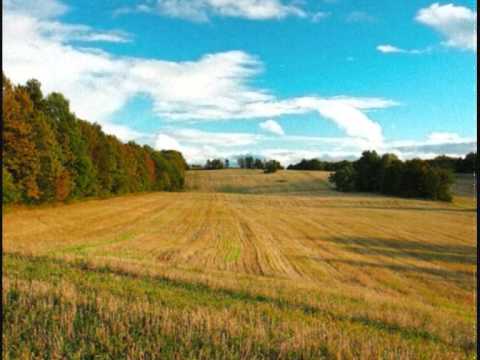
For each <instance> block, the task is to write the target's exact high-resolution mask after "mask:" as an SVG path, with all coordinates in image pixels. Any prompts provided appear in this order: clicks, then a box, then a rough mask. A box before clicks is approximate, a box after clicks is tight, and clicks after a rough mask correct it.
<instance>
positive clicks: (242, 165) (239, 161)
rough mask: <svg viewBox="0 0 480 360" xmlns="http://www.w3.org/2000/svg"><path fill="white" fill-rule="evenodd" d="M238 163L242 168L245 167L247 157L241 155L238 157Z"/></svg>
mask: <svg viewBox="0 0 480 360" xmlns="http://www.w3.org/2000/svg"><path fill="white" fill-rule="evenodd" d="M237 163H238V167H239V168H240V169H245V158H243V157H239V158H238V159H237Z"/></svg>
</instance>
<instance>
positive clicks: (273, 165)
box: [263, 160, 283, 174]
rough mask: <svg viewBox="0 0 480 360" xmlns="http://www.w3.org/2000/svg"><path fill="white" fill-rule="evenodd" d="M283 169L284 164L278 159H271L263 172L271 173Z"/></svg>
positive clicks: (266, 163)
mask: <svg viewBox="0 0 480 360" xmlns="http://www.w3.org/2000/svg"><path fill="white" fill-rule="evenodd" d="M281 169H283V166H282V165H281V164H280V163H279V162H278V161H277V160H269V161H267V162H265V167H264V170H263V172H264V173H266V174H271V173H274V172H276V171H277V170H281Z"/></svg>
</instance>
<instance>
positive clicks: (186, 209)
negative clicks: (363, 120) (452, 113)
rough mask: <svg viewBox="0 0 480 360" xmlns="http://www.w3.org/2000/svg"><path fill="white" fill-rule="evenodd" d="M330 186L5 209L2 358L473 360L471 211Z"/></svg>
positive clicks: (195, 183)
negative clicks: (341, 190)
mask: <svg viewBox="0 0 480 360" xmlns="http://www.w3.org/2000/svg"><path fill="white" fill-rule="evenodd" d="M327 177H328V174H327V173H324V172H308V171H298V172H297V171H281V172H278V173H276V174H273V175H266V174H263V173H261V172H259V171H250V170H233V169H232V170H224V171H192V172H190V173H189V174H188V178H187V191H186V192H182V193H153V194H145V195H138V196H126V197H118V198H113V199H108V200H90V201H85V202H80V203H75V204H70V205H58V206H49V207H41V208H9V209H7V211H6V213H5V214H4V219H3V229H4V232H3V235H4V238H3V239H4V240H3V241H4V242H3V246H4V268H3V270H4V284H6V286H5V287H4V290H3V291H4V293H3V294H4V298H3V301H4V306H5V314H4V315H5V316H6V317H5V319H6V320H4V336H3V345H4V349H6V353H5V354H6V358H17V357H20V356H21V355H22V354H23V355H25V354H30V355H32V354H33V355H35V354H45V353H48V354H50V355H51V357H55V356H58V357H62V356H65V354H67V353H68V354H78V355H79V356H80V355H81V356H87V355H88V354H107V353H111V352H112V351H117V355H119V354H123V355H124V354H128V356H129V357H130V358H142V356H143V358H148V356H150V357H153V358H182V359H183V358H192V359H193V358H203V359H211V358H219V359H224V358H229V359H238V358H243V359H251V358H259V359H263V358H275V359H276V358H292V359H296V358H300V357H303V358H312V359H319V358H327V359H334V358H346V359H349V358H352V359H353V358H355V359H357V358H360V359H372V358H385V359H398V358H401V359H408V358H411V359H418V358H424V359H464V358H473V356H474V353H475V346H476V340H475V323H476V310H475V309H476V298H475V291H476V281H475V276H476V251H477V248H476V223H475V217H476V212H475V201H474V199H473V197H472V196H465V195H466V193H465V192H461V193H460V195H462V196H456V197H455V200H454V202H453V203H451V204H449V203H441V202H432V201H420V200H407V199H399V198H389V197H383V196H371V195H365V194H354V195H345V194H341V193H337V192H334V191H333V190H331V189H330V187H329V185H328V183H327V181H326V179H327ZM465 186H466V185H462V188H464V187H465ZM467 195H468V194H467ZM27 313H28V316H25V314H27ZM52 339H56V340H52ZM42 356H43V355H42Z"/></svg>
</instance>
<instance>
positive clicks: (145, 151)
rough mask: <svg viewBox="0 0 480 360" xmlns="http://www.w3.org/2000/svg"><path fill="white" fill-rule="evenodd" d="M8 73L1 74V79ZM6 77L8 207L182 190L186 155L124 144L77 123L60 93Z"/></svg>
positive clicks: (5, 190)
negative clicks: (19, 204)
mask: <svg viewBox="0 0 480 360" xmlns="http://www.w3.org/2000/svg"><path fill="white" fill-rule="evenodd" d="M2 75H3V74H2ZM2 79H3V84H2V87H3V109H2V116H3V126H4V132H3V153H2V159H3V161H2V171H3V174H2V180H3V186H2V190H3V203H28V204H33V203H42V202H52V201H65V200H71V199H81V198H85V197H91V196H108V195H115V194H126V193H133V192H141V191H162V190H163V191H175V190H179V189H181V188H182V187H183V184H184V179H185V170H186V168H187V164H186V162H185V159H184V158H183V156H182V154H181V153H179V152H177V151H173V150H169V151H155V150H154V149H152V148H151V147H149V146H140V145H138V144H136V143H134V142H129V143H127V144H124V143H122V142H121V141H119V140H118V139H117V138H116V137H115V136H112V135H107V134H105V133H104V132H103V131H102V129H101V127H100V126H99V125H98V124H92V123H90V122H87V121H85V120H81V119H78V118H77V117H76V116H75V114H74V113H73V112H72V111H71V110H70V105H69V102H68V100H67V99H66V98H65V97H64V96H63V95H62V94H60V93H51V94H49V95H48V96H46V97H44V95H43V93H42V90H41V84H40V82H39V81H37V80H29V81H27V83H26V84H25V85H16V86H15V85H13V84H12V83H11V82H10V80H8V79H7V78H6V77H5V75H3V76H2Z"/></svg>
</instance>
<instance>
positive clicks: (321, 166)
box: [287, 159, 351, 171]
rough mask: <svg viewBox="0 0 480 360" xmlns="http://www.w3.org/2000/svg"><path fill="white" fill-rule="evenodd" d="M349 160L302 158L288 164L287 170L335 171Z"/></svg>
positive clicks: (348, 162)
mask: <svg viewBox="0 0 480 360" xmlns="http://www.w3.org/2000/svg"><path fill="white" fill-rule="evenodd" d="M350 163H351V162H350V161H347V160H343V161H337V162H333V161H321V160H319V159H310V160H307V159H302V161H300V162H299V163H297V164H291V165H288V167H287V169H288V170H321V171H337V170H338V169H340V168H343V167H344V166H345V165H348V164H350Z"/></svg>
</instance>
